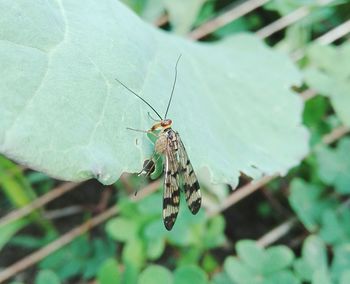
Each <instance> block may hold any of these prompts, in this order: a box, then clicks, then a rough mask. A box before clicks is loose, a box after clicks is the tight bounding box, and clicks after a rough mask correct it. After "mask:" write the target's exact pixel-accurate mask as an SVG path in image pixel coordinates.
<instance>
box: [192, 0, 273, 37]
mask: <svg viewBox="0 0 350 284" xmlns="http://www.w3.org/2000/svg"><path fill="white" fill-rule="evenodd" d="M267 2H269V0H248V1H245V2H243V3H242V4H240V5H238V6H235V7H233V8H232V9H230V10H228V11H226V12H224V13H223V14H221V15H219V16H217V17H216V18H214V19H212V20H210V21H208V22H206V23H204V24H203V25H201V26H200V27H198V28H196V29H194V30H193V31H191V32H190V33H189V34H188V37H190V38H192V39H195V40H198V39H200V38H203V37H205V36H207V35H209V34H211V33H212V32H214V31H216V30H217V29H219V28H221V27H223V26H225V25H227V24H229V23H231V22H233V21H234V20H236V19H238V18H239V17H242V16H243V15H245V14H248V13H249V12H251V11H253V10H255V9H256V8H258V7H260V6H262V5H264V4H265V3H267Z"/></svg>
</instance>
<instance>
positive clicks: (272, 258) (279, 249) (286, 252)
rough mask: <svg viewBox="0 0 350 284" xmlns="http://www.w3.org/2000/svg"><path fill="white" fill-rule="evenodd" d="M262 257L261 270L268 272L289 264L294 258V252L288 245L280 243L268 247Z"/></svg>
mask: <svg viewBox="0 0 350 284" xmlns="http://www.w3.org/2000/svg"><path fill="white" fill-rule="evenodd" d="M264 258H265V260H264V269H263V271H264V274H268V273H272V272H276V271H278V270H282V269H284V268H287V267H288V266H290V265H291V264H292V262H293V260H294V254H293V252H292V251H291V250H290V249H289V248H288V247H286V246H282V245H280V246H273V247H270V248H268V249H267V250H266V251H265V257H264ZM286 277H289V276H286Z"/></svg>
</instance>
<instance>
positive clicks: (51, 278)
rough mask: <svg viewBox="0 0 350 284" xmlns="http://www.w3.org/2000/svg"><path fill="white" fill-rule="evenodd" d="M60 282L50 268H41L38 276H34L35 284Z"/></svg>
mask: <svg viewBox="0 0 350 284" xmlns="http://www.w3.org/2000/svg"><path fill="white" fill-rule="evenodd" d="M48 283H50V284H60V283H61V282H60V279H59V278H58V276H57V275H56V274H55V272H53V271H51V270H42V271H40V272H39V274H38V276H37V277H36V278H35V284H48Z"/></svg>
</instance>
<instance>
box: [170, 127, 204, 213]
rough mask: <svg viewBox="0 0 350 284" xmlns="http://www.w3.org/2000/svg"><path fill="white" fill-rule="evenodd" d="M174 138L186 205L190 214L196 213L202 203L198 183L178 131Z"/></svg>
mask: <svg viewBox="0 0 350 284" xmlns="http://www.w3.org/2000/svg"><path fill="white" fill-rule="evenodd" d="M176 138H177V141H178V152H179V153H178V155H179V162H180V169H179V172H180V175H181V177H182V182H183V187H184V190H185V197H186V202H187V206H188V208H189V209H190V211H191V212H192V214H197V212H198V211H199V208H200V207H201V203H202V196H201V192H200V190H199V183H198V180H197V177H196V174H195V173H194V170H193V167H192V165H191V162H190V159H189V158H188V156H187V152H186V149H185V146H184V144H183V143H182V141H181V139H180V136H179V134H178V133H176Z"/></svg>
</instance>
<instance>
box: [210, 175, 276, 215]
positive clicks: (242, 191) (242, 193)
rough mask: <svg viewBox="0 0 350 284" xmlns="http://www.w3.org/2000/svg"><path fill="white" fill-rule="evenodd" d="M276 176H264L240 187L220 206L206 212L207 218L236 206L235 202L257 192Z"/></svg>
mask: <svg viewBox="0 0 350 284" xmlns="http://www.w3.org/2000/svg"><path fill="white" fill-rule="evenodd" d="M276 177H277V175H273V176H265V177H263V178H261V179H259V180H257V181H252V182H250V183H248V184H247V185H244V186H242V187H241V188H239V189H236V190H235V191H234V192H233V193H232V194H231V195H229V196H228V197H227V199H226V200H225V201H224V202H223V203H222V204H220V205H219V206H218V207H217V208H215V209H214V210H212V211H209V212H208V217H212V216H215V215H217V214H219V213H220V212H222V211H224V210H225V209H227V208H229V207H231V206H232V205H233V204H236V203H237V202H239V201H241V200H242V199H243V198H245V197H247V196H248V195H250V194H252V193H253V192H255V191H257V190H258V189H259V188H261V187H262V186H263V185H265V184H267V183H268V182H270V181H271V180H273V179H274V178H276Z"/></svg>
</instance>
